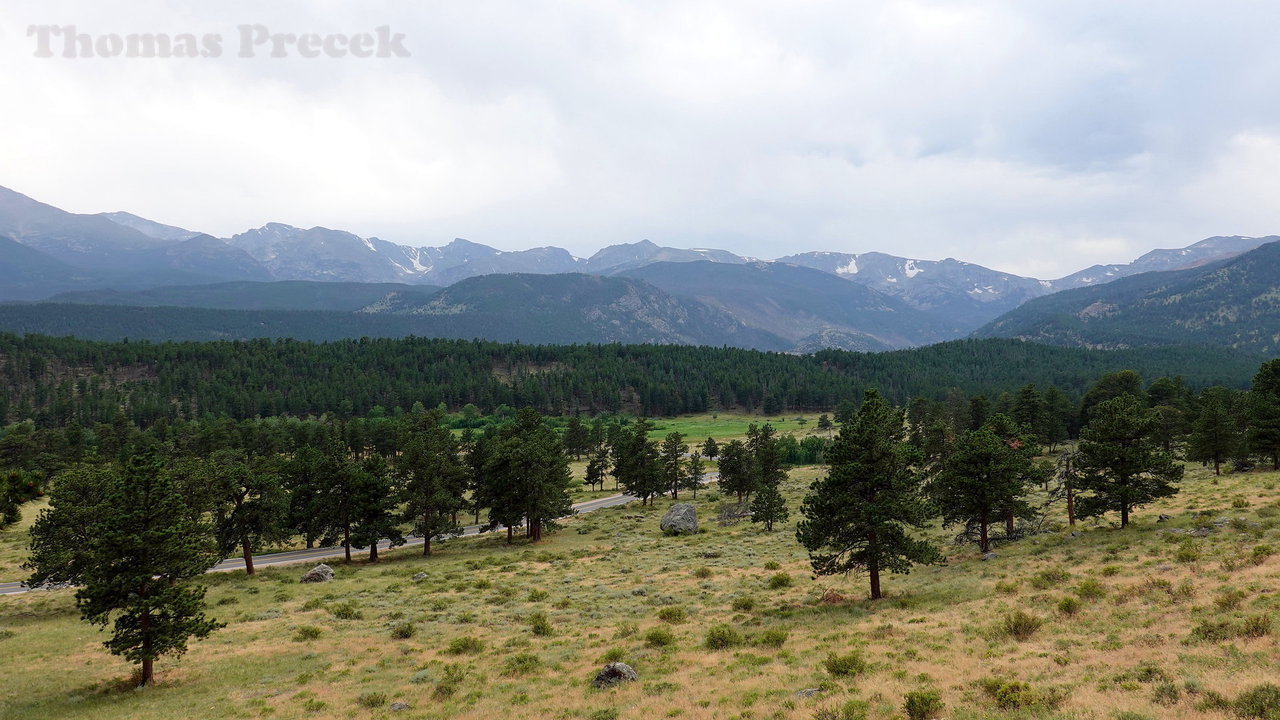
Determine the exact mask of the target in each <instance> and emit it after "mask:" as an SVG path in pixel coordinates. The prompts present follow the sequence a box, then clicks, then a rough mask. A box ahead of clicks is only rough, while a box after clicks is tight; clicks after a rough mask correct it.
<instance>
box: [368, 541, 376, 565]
mask: <svg viewBox="0 0 1280 720" xmlns="http://www.w3.org/2000/svg"><path fill="white" fill-rule="evenodd" d="M369 562H371V563H376V562H378V541H377V540H374V541H373V542H371V543H369Z"/></svg>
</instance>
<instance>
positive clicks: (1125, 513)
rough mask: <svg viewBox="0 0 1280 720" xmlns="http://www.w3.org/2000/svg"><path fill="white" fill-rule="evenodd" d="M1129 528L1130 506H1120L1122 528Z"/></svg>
mask: <svg viewBox="0 0 1280 720" xmlns="http://www.w3.org/2000/svg"><path fill="white" fill-rule="evenodd" d="M1128 526H1129V506H1128V505H1121V506H1120V527H1121V528H1125V527H1128Z"/></svg>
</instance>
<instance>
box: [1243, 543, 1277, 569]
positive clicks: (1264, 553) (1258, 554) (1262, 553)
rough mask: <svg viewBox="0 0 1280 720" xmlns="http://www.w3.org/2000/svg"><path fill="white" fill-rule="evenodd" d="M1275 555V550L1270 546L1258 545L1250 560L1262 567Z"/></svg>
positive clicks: (1250, 555) (1250, 554)
mask: <svg viewBox="0 0 1280 720" xmlns="http://www.w3.org/2000/svg"><path fill="white" fill-rule="evenodd" d="M1274 553H1275V549H1274V548H1272V547H1271V546H1270V545H1257V546H1255V547H1254V548H1253V552H1251V553H1249V559H1250V560H1251V561H1252V562H1253V564H1254V565H1261V564H1262V563H1264V562H1266V561H1267V558H1269V557H1271V555H1272V554H1274Z"/></svg>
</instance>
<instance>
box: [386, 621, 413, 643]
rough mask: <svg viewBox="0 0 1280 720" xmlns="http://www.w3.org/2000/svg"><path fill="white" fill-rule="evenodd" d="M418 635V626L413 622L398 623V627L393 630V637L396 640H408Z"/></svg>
mask: <svg viewBox="0 0 1280 720" xmlns="http://www.w3.org/2000/svg"><path fill="white" fill-rule="evenodd" d="M417 634H418V626H417V625H414V624H413V623H411V622H402V623H396V626H395V627H393V628H391V637H392V638H393V639H395V640H408V639H409V638H411V637H413V636H414V635H417Z"/></svg>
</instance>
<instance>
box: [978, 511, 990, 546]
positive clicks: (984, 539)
mask: <svg viewBox="0 0 1280 720" xmlns="http://www.w3.org/2000/svg"><path fill="white" fill-rule="evenodd" d="M990 524H991V523H990V519H989V518H988V517H987V511H986V510H985V509H984V510H983V511H982V517H980V518H978V525H979V527H981V528H982V530H981V536H980V538H979V540H978V549H979V550H981V551H982V552H983V553H989V552H991V539H990V537H988V533H987V526H988V525H990Z"/></svg>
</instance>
